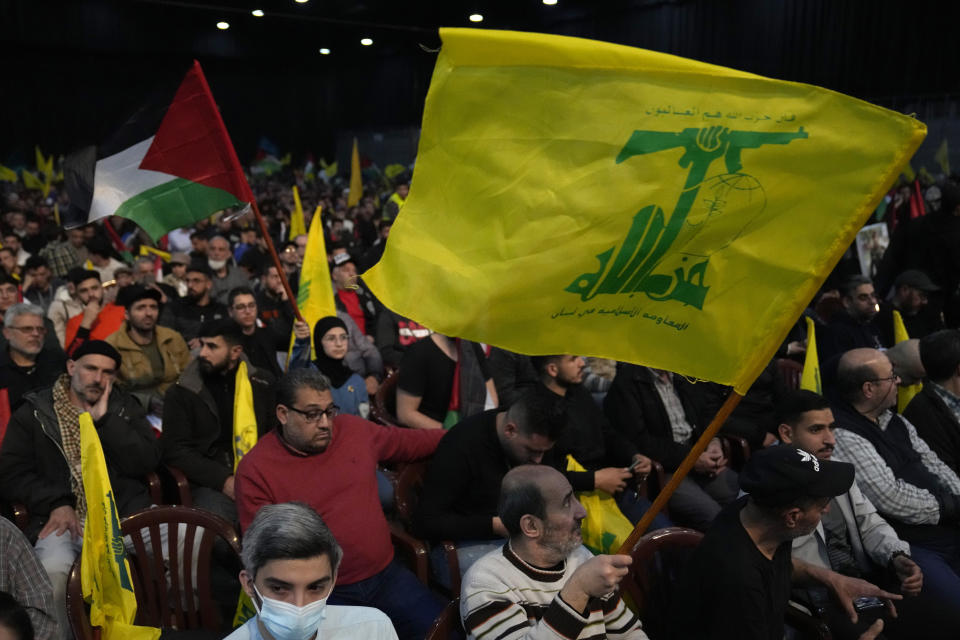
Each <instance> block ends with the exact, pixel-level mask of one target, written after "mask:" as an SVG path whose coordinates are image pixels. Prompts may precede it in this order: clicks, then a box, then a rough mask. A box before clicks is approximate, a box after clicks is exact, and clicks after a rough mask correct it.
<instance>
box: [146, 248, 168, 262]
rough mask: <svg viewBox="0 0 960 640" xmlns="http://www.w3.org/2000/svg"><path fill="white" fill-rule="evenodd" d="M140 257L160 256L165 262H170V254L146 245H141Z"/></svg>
mask: <svg viewBox="0 0 960 640" xmlns="http://www.w3.org/2000/svg"><path fill="white" fill-rule="evenodd" d="M140 255H141V256H146V255H155V256H159V257H160V259H162V260H163V261H164V262H170V257H171V256H170V252H169V251H164V250H162V249H157V248H156V247H148V246H147V245H145V244H142V245H140Z"/></svg>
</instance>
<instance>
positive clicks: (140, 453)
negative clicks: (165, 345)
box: [0, 340, 160, 629]
mask: <svg viewBox="0 0 960 640" xmlns="http://www.w3.org/2000/svg"><path fill="white" fill-rule="evenodd" d="M120 364H121V358H120V354H119V353H118V352H117V350H116V349H114V348H113V347H112V346H110V345H109V344H107V343H106V342H104V341H102V340H88V341H86V342H84V343H83V344H81V345H80V346H79V347H77V349H76V351H74V353H73V356H72V357H71V359H69V360H67V372H66V373H64V374H63V375H61V376H60V377H59V378H58V379H57V381H56V382H55V383H54V385H53V386H52V387H48V388H46V389H43V390H41V391H34V392H30V393H27V394H26V395H25V396H24V401H23V405H22V406H21V407H20V408H19V409H18V410H17V411H16V412H15V413H14V414H13V417H11V419H10V424H9V425H8V426H7V433H6V436H5V437H4V439H3V446H2V448H0V499H3V500H6V501H9V502H19V503H22V504H25V505H26V507H27V511H28V512H29V514H30V523H29V525H28V527H27V530H26V534H27V537H28V538H30V540H31V541H35V542H36V552H37V557H38V559H39V560H40V563H41V564H42V565H43V567H44V569H46V571H47V573H48V575H49V576H50V580H51V582H52V583H53V592H54V596H55V599H56V600H57V611H58V612H60V613H61V614H62V619H61V621H60V622H61V625H62V626H63V628H64V629H68V628H69V627H67V626H65V625H66V623H67V621H66V604H65V601H64V597H65V593H66V585H67V576H68V574H69V572H70V567H71V566H72V565H73V561H74V560H75V559H76V556H77V554H78V553H79V552H80V548H81V544H82V538H81V536H82V523H83V520H84V518H85V517H86V501H85V499H84V493H83V479H82V476H81V469H80V422H79V418H80V414H81V413H83V412H85V411H87V412H89V413H90V416H91V417H92V418H93V422H94V425H95V426H96V429H97V434H98V435H99V436H100V442H101V444H102V445H103V455H104V458H105V459H106V463H107V472H108V473H109V476H110V484H111V487H112V488H113V495H114V499H115V500H116V503H117V511H118V512H119V514H120V516H121V517H124V516H128V515H130V514H132V513H134V512H136V511H139V510H141V509H145V508H147V507H149V506H150V502H151V501H150V495H149V493H148V491H147V486H146V483H145V482H144V476H145V475H146V474H147V473H148V472H150V471H153V470H154V469H155V468H156V467H157V465H158V464H159V463H160V446H159V444H158V442H157V438H156V437H155V436H154V434H153V429H152V428H151V427H150V423H149V422H148V421H147V418H146V416H145V415H144V412H143V409H142V408H141V407H140V404H139V403H138V402H137V401H136V400H135V399H134V398H133V397H132V396H130V395H129V394H127V393H125V392H123V391H122V390H120V389H117V388H114V386H113V382H114V379H115V377H116V373H117V370H118V369H119V368H120Z"/></svg>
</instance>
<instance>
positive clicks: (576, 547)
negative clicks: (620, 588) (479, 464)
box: [460, 465, 647, 640]
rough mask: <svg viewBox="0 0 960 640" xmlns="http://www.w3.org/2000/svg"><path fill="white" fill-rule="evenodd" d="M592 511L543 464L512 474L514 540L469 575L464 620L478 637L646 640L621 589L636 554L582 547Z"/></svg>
mask: <svg viewBox="0 0 960 640" xmlns="http://www.w3.org/2000/svg"><path fill="white" fill-rule="evenodd" d="M585 516H586V511H585V510H584V508H583V507H582V506H581V505H580V503H579V502H578V501H577V499H576V497H575V496H574V494H573V489H572V488H571V486H570V483H569V482H567V479H566V478H565V477H564V476H563V474H561V473H560V472H559V471H556V470H555V469H553V468H551V467H547V466H542V465H524V466H519V467H515V468H513V469H512V470H510V471H509V472H508V473H507V475H505V476H504V478H503V483H502V484H501V489H500V507H499V517H500V519H501V520H502V521H503V525H504V527H505V528H506V529H507V531H508V532H509V534H510V538H509V540H508V541H507V543H506V544H505V545H504V546H503V548H502V549H498V550H496V551H492V552H490V553H488V554H487V555H485V556H484V557H482V558H481V559H480V560H478V561H477V562H476V563H474V565H473V566H472V567H471V568H470V570H469V571H467V574H466V576H464V579H463V587H462V591H461V594H460V615H461V617H462V619H463V624H464V627H465V628H466V630H467V633H468V634H469V637H470V638H480V637H485V634H487V633H488V632H489V631H491V630H492V629H496V636H497V637H498V638H500V639H502V640H519V639H529V640H536V639H541V638H543V639H561V638H562V639H564V640H567V639H570V638H582V637H599V636H603V635H604V634H605V635H606V637H607V638H611V639H614V638H630V639H632V640H637V639H646V637H647V636H646V634H645V633H644V632H643V630H642V629H641V627H640V621H639V619H637V617H636V615H634V614H633V613H632V612H631V611H630V610H629V609H627V608H626V606H625V605H624V603H623V600H622V599H621V598H620V595H619V593H618V592H617V585H618V584H619V583H620V581H621V580H622V579H623V577H624V576H625V575H626V574H627V567H628V566H629V565H630V562H631V558H630V556H623V555H616V556H610V555H602V556H596V557H594V556H593V555H592V554H591V553H590V552H589V551H588V550H587V549H586V548H585V547H584V546H583V544H582V539H581V537H580V521H581V520H583V518H584V517H585Z"/></svg>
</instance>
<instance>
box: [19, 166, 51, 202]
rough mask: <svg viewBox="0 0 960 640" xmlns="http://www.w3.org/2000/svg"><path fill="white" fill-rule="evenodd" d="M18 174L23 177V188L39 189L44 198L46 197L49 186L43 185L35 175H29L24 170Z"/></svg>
mask: <svg viewBox="0 0 960 640" xmlns="http://www.w3.org/2000/svg"><path fill="white" fill-rule="evenodd" d="M20 174H21V176H22V177H23V186H25V187H26V188H27V189H39V190H40V191H42V192H43V195H44V196H47V194H48V193H49V192H50V184H49V183H47V184H44V183H43V182H41V181H40V178H38V177H37V176H36V175H34V174H32V173H30V172H29V171H27V170H26V169H24V170H23V171H21V172H20Z"/></svg>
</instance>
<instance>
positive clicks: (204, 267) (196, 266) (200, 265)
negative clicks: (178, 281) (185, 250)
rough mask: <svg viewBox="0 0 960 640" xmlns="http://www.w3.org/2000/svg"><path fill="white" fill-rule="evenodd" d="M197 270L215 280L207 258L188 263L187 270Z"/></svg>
mask: <svg viewBox="0 0 960 640" xmlns="http://www.w3.org/2000/svg"><path fill="white" fill-rule="evenodd" d="M190 271H196V272H198V273H202V274H203V275H205V276H207V277H208V278H210V279H211V280H213V269H211V268H210V265H209V264H207V261H206V260H194V261H192V262H191V263H190V264H188V265H187V272H190Z"/></svg>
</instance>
